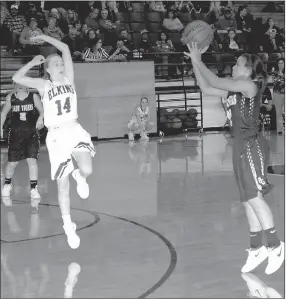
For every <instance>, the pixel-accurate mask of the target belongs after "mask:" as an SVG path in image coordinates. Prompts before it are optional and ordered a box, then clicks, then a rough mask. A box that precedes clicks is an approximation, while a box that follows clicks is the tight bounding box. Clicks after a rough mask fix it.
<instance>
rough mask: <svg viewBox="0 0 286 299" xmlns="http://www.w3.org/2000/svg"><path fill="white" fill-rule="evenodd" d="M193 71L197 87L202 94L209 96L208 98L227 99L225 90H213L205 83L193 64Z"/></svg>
mask: <svg viewBox="0 0 286 299" xmlns="http://www.w3.org/2000/svg"><path fill="white" fill-rule="evenodd" d="M193 69H194V73H195V76H196V79H197V81H198V85H199V86H200V88H201V91H202V92H203V93H204V94H206V95H209V96H219V97H222V98H226V97H227V93H228V92H227V91H226V90H222V89H217V88H213V87H211V86H210V85H209V84H208V83H207V82H206V80H205V79H204V77H203V76H202V75H201V73H200V70H199V68H198V66H197V65H196V64H195V63H194V64H193Z"/></svg>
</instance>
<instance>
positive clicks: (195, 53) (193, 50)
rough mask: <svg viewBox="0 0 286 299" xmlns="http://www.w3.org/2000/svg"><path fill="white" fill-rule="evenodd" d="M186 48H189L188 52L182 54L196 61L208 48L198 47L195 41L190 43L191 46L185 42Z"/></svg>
mask: <svg viewBox="0 0 286 299" xmlns="http://www.w3.org/2000/svg"><path fill="white" fill-rule="evenodd" d="M187 46H188V49H189V51H190V52H189V53H187V52H184V54H185V55H186V56H188V57H190V58H191V59H192V61H193V62H198V61H200V60H201V57H202V54H203V53H205V52H206V50H207V49H208V46H207V47H205V48H203V49H199V48H198V45H197V43H192V46H190V45H189V44H187Z"/></svg>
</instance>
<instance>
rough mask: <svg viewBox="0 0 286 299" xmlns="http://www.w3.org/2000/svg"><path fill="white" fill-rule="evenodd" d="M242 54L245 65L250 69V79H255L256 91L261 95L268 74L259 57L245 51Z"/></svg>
mask: <svg viewBox="0 0 286 299" xmlns="http://www.w3.org/2000/svg"><path fill="white" fill-rule="evenodd" d="M242 56H244V57H245V58H246V66H247V67H249V68H251V70H252V73H251V79H252V80H257V85H258V88H259V91H258V92H259V93H260V95H262V94H263V92H264V90H265V88H266V86H267V83H268V74H267V72H266V70H265V67H264V64H263V62H262V60H261V58H260V57H259V56H258V55H255V54H253V55H250V54H247V53H246V54H242Z"/></svg>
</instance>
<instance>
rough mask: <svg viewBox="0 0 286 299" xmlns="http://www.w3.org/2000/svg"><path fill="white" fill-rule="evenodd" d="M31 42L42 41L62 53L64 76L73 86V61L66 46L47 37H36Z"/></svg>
mask: <svg viewBox="0 0 286 299" xmlns="http://www.w3.org/2000/svg"><path fill="white" fill-rule="evenodd" d="M31 40H42V41H44V42H47V43H49V44H51V45H53V46H54V47H56V48H57V49H58V50H59V51H61V52H62V57H63V60H64V64H65V76H66V77H67V78H68V79H69V81H70V83H71V84H74V71H73V61H72V56H71V52H70V49H69V47H68V45H67V44H65V43H63V42H61V41H59V40H57V39H55V38H53V37H50V36H47V35H37V36H35V37H32V38H31Z"/></svg>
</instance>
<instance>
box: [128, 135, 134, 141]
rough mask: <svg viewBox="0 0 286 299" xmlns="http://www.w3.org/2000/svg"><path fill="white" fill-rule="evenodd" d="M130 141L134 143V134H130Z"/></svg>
mask: <svg viewBox="0 0 286 299" xmlns="http://www.w3.org/2000/svg"><path fill="white" fill-rule="evenodd" d="M128 139H129V141H134V134H133V133H128Z"/></svg>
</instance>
